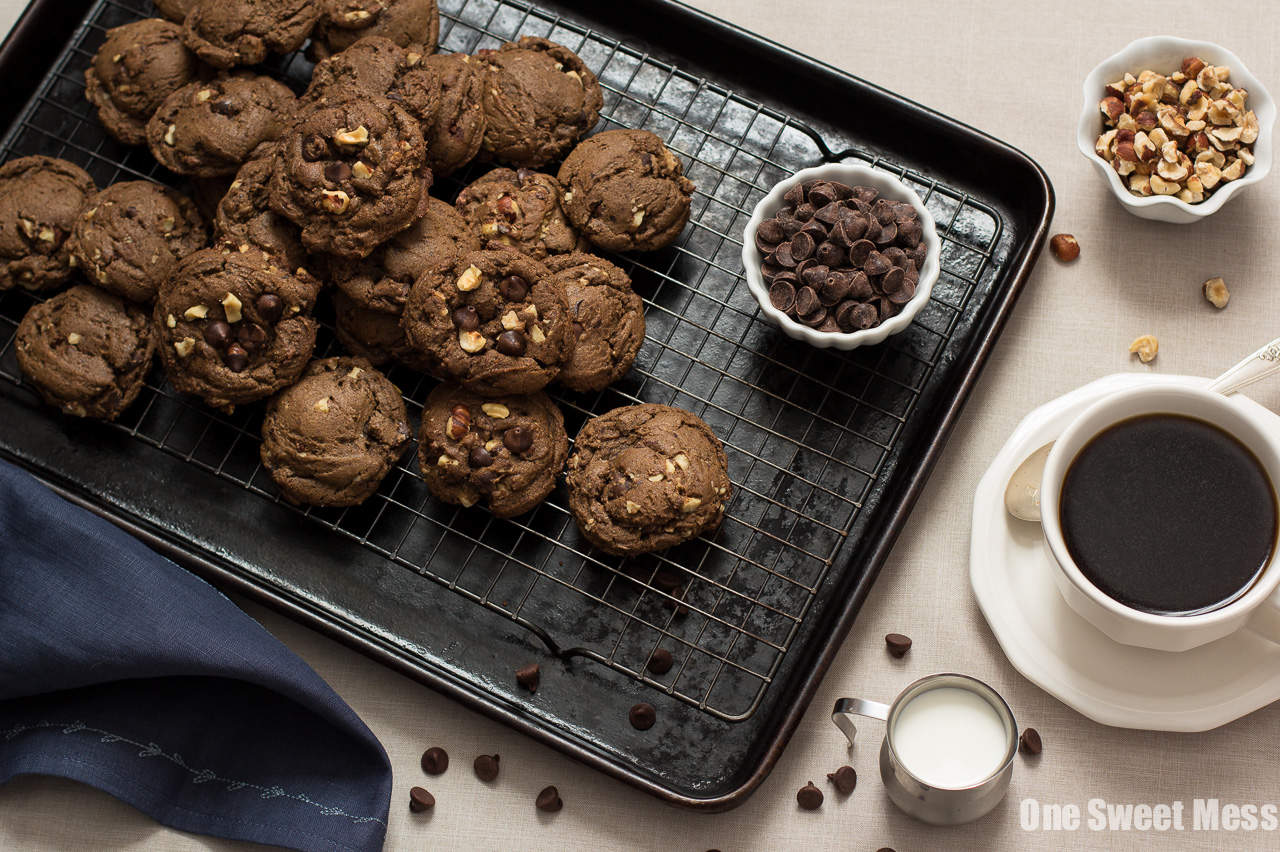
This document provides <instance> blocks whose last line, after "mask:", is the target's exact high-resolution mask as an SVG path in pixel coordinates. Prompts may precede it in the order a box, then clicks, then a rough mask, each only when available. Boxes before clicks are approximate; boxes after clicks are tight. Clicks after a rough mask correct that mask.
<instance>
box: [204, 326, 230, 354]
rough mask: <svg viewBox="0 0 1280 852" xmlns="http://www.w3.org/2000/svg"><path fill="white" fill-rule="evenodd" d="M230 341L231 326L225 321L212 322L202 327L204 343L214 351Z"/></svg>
mask: <svg viewBox="0 0 1280 852" xmlns="http://www.w3.org/2000/svg"><path fill="white" fill-rule="evenodd" d="M229 340H231V325H230V324H229V323H227V321H226V320H214V321H213V322H211V323H209V324H208V325H206V326H205V327H204V342H205V343H207V344H209V345H210V346H212V347H213V348H214V349H221V348H222V347H224V346H226V345H227V341H229Z"/></svg>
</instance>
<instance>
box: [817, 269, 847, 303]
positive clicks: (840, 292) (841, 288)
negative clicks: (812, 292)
mask: <svg viewBox="0 0 1280 852" xmlns="http://www.w3.org/2000/svg"><path fill="white" fill-rule="evenodd" d="M852 286H853V275H852V274H851V273H849V272H847V271H842V272H829V273H827V280H826V281H824V282H822V287H821V288H819V290H818V298H819V299H820V300H822V301H823V302H824V303H825V304H826V305H827V306H828V307H830V306H831V305H834V304H837V303H839V301H840V300H841V299H843V298H844V297H845V296H847V295H849V290H850V288H851V287H852Z"/></svg>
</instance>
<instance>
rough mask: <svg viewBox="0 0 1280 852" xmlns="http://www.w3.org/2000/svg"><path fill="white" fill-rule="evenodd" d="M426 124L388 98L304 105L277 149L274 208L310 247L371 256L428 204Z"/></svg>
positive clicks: (273, 181)
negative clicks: (416, 119)
mask: <svg viewBox="0 0 1280 852" xmlns="http://www.w3.org/2000/svg"><path fill="white" fill-rule="evenodd" d="M430 186H431V172H430V170H428V169H426V168H425V167H424V166H423V142H422V131H421V129H420V128H419V126H418V122H417V121H415V120H414V118H413V116H411V115H409V113H407V112H405V111H404V110H403V109H402V108H400V107H399V106H398V105H396V104H394V103H392V102H391V101H389V100H387V99H386V98H378V97H363V98H360V99H359V100H351V101H346V102H344V103H341V104H334V105H329V104H324V103H318V104H315V105H314V106H312V107H310V108H308V109H306V110H304V111H303V112H302V113H301V114H300V115H299V117H298V122H297V125H296V127H295V128H294V130H293V131H292V133H290V134H289V135H288V136H286V137H285V140H284V144H283V145H282V146H281V147H280V150H279V152H278V153H277V155H276V163H275V167H274V173H273V175H272V179H271V188H270V196H271V209H273V210H275V211H276V212H277V213H281V214H283V215H284V216H286V217H287V218H288V219H290V220H291V221H292V222H293V223H294V224H296V225H298V226H299V227H300V228H302V244H303V245H304V246H306V247H307V249H308V250H309V251H315V252H326V253H329V254H336V255H339V256H341V257H367V256H368V255H369V254H370V253H371V252H372V251H373V250H374V249H375V248H377V247H378V245H379V244H380V243H383V242H386V241H387V240H388V239H390V238H391V237H392V236H394V235H395V234H397V233H399V232H400V231H403V230H404V229H405V228H407V227H409V226H410V225H412V224H413V222H414V220H415V219H417V218H418V217H419V216H421V215H422V214H423V212H424V211H425V208H426V199H427V189H428V188H429V187H430Z"/></svg>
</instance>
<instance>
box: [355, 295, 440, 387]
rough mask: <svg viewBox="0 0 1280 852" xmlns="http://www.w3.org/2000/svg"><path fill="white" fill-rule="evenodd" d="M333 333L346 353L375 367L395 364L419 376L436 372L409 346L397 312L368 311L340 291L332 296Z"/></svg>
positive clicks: (421, 355)
mask: <svg viewBox="0 0 1280 852" xmlns="http://www.w3.org/2000/svg"><path fill="white" fill-rule="evenodd" d="M333 332H334V334H335V335H336V336H337V338H338V342H339V343H341V344H342V345H343V347H345V348H346V350H347V351H348V352H350V353H351V354H352V355H358V356H360V357H361V358H364V359H365V360H367V361H368V362H369V363H370V364H372V365H373V366H375V367H381V366H382V365H383V364H388V363H391V362H393V361H394V362H396V363H398V364H403V365H404V366H406V367H408V368H409V369H411V370H417V371H418V372H420V373H435V372H437V370H436V368H435V365H434V363H433V362H432V360H431V358H429V357H428V356H427V355H424V354H423V353H421V352H419V351H418V350H416V349H414V348H413V347H412V346H410V345H409V340H408V338H406V337H405V334H404V328H403V327H401V325H400V315H399V314H398V313H397V314H388V313H385V312H383V311H373V310H369V309H368V308H365V307H362V306H361V305H359V304H358V303H357V302H356V301H355V300H354V299H352V298H351V297H350V296H348V295H347V294H346V293H344V292H342V291H341V290H338V291H335V292H334V294H333Z"/></svg>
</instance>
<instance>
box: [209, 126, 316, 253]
mask: <svg viewBox="0 0 1280 852" xmlns="http://www.w3.org/2000/svg"><path fill="white" fill-rule="evenodd" d="M274 163H275V149H274V148H268V149H266V150H265V151H264V152H263V153H262V155H261V156H258V157H255V158H254V159H252V160H250V161H249V162H247V163H245V164H244V165H243V166H241V167H240V171H238V172H237V173H236V178H235V180H233V181H232V182H231V185H230V186H229V187H228V188H227V192H226V194H225V195H223V196H222V200H221V201H219V202H218V209H217V212H216V213H215V215H214V219H213V233H214V238H215V239H216V240H217V241H218V242H220V243H225V244H226V245H228V246H230V247H232V248H235V249H237V250H238V249H240V248H241V247H242V246H248V247H249V248H254V249H258V250H259V251H261V252H262V253H263V254H266V255H268V256H270V257H273V258H275V260H276V262H277V263H278V264H279V265H280V266H281V267H282V268H284V269H288V270H294V271H295V272H296V270H297V269H298V268H299V267H301V266H304V265H305V264H306V262H307V253H306V251H304V250H303V248H302V241H301V239H300V238H299V235H298V227H297V226H296V225H294V224H293V223H292V222H290V221H289V220H288V219H286V218H285V217H283V216H281V215H280V214H279V213H277V212H275V211H274V210H272V209H271V207H270V205H269V204H268V203H267V185H268V184H269V183H270V182H271V171H272V168H273V166H274Z"/></svg>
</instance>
